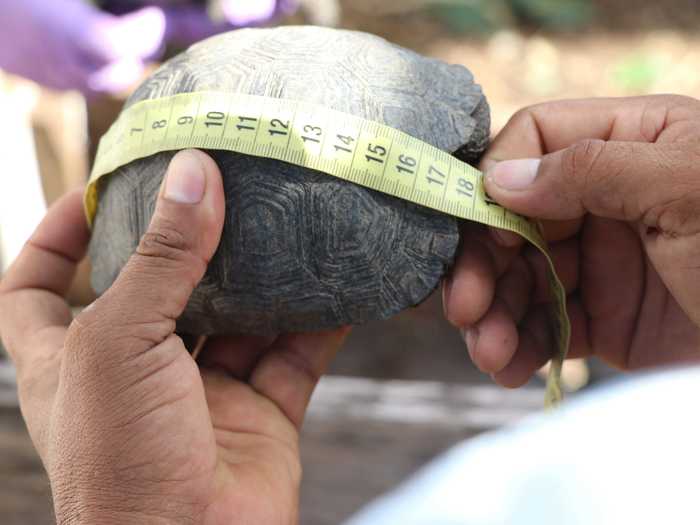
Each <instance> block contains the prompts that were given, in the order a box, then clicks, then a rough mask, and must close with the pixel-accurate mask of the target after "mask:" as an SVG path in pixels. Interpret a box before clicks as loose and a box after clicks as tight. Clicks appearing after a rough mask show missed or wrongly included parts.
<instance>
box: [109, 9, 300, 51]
mask: <svg viewBox="0 0 700 525" xmlns="http://www.w3.org/2000/svg"><path fill="white" fill-rule="evenodd" d="M204 3H205V2H202V1H198V0H102V2H100V5H101V6H102V7H104V8H105V9H107V10H109V11H110V12H113V13H125V12H127V11H129V10H133V9H136V8H139V7H143V6H146V5H155V6H158V7H161V8H162V9H163V11H164V12H165V16H166V28H167V29H166V37H165V38H166V40H167V41H168V42H169V43H173V44H177V45H182V46H188V45H190V44H192V43H193V42H197V41H199V40H202V39H203V38H208V37H210V36H212V35H215V34H217V33H221V32H223V31H229V30H231V29H235V28H240V27H248V26H257V25H262V24H265V23H267V22H270V21H271V20H274V19H275V18H277V17H279V16H284V15H289V14H292V13H294V12H295V11H296V10H297V8H298V7H299V1H298V0H209V1H208V2H206V4H208V6H209V7H208V8H206V7H205V6H204V5H203V4H204Z"/></svg>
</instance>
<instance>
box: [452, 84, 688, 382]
mask: <svg viewBox="0 0 700 525" xmlns="http://www.w3.org/2000/svg"><path fill="white" fill-rule="evenodd" d="M699 148H700V103H699V102H698V101H697V100H694V99H691V98H688V97H680V96H653V97H636V98H628V99H598V100H578V101H562V102H552V103H547V104H541V105H538V106H533V107H530V108H526V109H524V110H522V111H520V112H518V113H517V114H516V115H515V116H514V117H513V118H512V119H511V120H510V122H509V123H508V124H507V125H506V127H505V128H504V129H503V131H502V132H501V133H500V134H499V135H498V137H497V138H496V139H495V142H494V143H493V144H492V146H491V148H490V149H489V150H488V152H487V154H486V155H485V157H484V159H483V162H482V168H483V169H485V170H486V180H485V183H486V189H487V191H488V192H489V194H490V195H491V197H493V198H494V199H495V200H496V201H498V202H499V203H500V204H502V205H503V206H505V207H507V208H509V209H512V210H514V211H516V212H519V213H522V214H523V215H527V216H531V217H535V218H539V219H543V220H544V225H545V233H546V236H547V237H548V239H549V241H550V243H551V251H552V256H553V258H554V261H555V264H556V267H557V272H558V273H559V275H560V277H561V278H562V279H563V282H564V285H565V287H566V289H567V292H568V294H569V300H568V309H569V316H570V318H571V322H572V330H573V332H572V344H571V351H570V354H569V355H570V357H581V356H588V355H597V356H599V357H601V358H602V359H604V360H606V361H607V362H609V363H611V364H613V365H615V366H617V367H620V368H623V369H634V368H640V367H647V366H651V365H658V364H670V363H678V362H685V361H696V360H697V359H698V358H699V357H700V328H699V327H700V270H698V268H699V267H700V264H699V263H698V260H700V211H699V210H700V197H699V195H700V177H698V167H697V159H698V151H699ZM509 159H518V160H509ZM492 233H495V235H488V233H486V231H485V230H483V229H480V228H473V227H471V226H467V227H466V229H465V232H464V236H463V239H462V244H463V246H464V249H463V250H462V252H461V255H460V257H459V260H458V262H457V265H456V268H455V270H454V273H453V275H452V278H451V279H449V280H447V281H446V283H445V287H444V304H445V312H446V316H447V318H448V319H449V320H450V322H452V323H453V324H454V325H455V326H457V327H459V328H460V329H461V330H462V331H463V334H464V337H465V340H466V344H467V346H468V348H469V352H470V355H471V356H472V359H473V360H474V362H475V363H476V364H477V365H478V366H479V368H481V369H482V370H483V371H485V372H488V373H491V374H492V375H493V376H494V378H495V380H496V381H497V382H499V383H501V384H503V385H506V386H510V387H516V386H520V385H522V384H523V383H524V382H526V381H527V380H528V379H529V378H530V377H531V375H532V374H533V373H534V372H535V370H537V369H538V368H539V367H540V366H542V365H543V364H544V363H545V362H546V361H547V360H548V359H549V357H550V356H549V355H548V353H547V352H548V349H550V348H551V342H550V340H549V337H550V336H549V334H548V332H547V328H546V326H547V325H546V318H545V309H544V306H543V304H542V302H543V300H544V299H545V298H546V293H547V286H546V281H545V274H544V260H543V259H542V257H541V256H539V255H538V254H537V253H536V251H535V250H534V249H531V248H529V247H526V246H523V244H522V243H521V241H520V240H519V239H517V238H514V237H513V236H512V235H510V234H508V232H495V231H493V232H492Z"/></svg>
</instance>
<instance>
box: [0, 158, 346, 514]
mask: <svg viewBox="0 0 700 525" xmlns="http://www.w3.org/2000/svg"><path fill="white" fill-rule="evenodd" d="M223 218H224V195H223V186H222V183H221V175H220V173H219V170H218V168H217V167H216V165H215V164H214V162H213V161H212V160H211V159H210V158H209V157H208V156H207V155H205V154H204V153H201V152H196V151H191V150H188V151H184V152H181V153H179V154H178V155H177V156H176V157H175V158H174V159H173V162H172V163H171V165H170V168H169V171H168V175H167V177H166V182H165V184H164V186H163V188H162V189H161V192H160V195H159V198H158V203H157V208H156V212H155V215H154V218H153V221H152V222H151V225H150V227H149V230H148V233H146V235H145V236H144V237H143V239H142V241H141V243H140V245H139V248H138V250H137V251H136V253H135V254H134V255H133V256H132V258H131V259H130V261H129V263H128V265H127V267H126V268H125V269H124V271H123V272H122V274H121V276H120V277H119V279H118V280H117V282H115V283H114V285H113V286H112V287H111V288H110V290H109V291H108V292H106V293H105V294H104V295H103V296H102V297H101V298H100V299H98V300H97V301H96V302H95V303H93V304H92V305H91V306H90V307H88V308H87V309H86V310H85V311H84V312H83V313H81V314H80V315H79V316H77V317H76V318H75V320H72V319H71V313H70V309H69V308H68V305H67V304H66V303H65V301H64V300H63V295H64V294H65V293H66V291H67V290H68V287H69V285H70V282H71V279H72V277H73V274H74V272H75V267H76V264H77V261H79V260H80V259H81V258H82V257H83V255H84V252H85V250H86V245H87V241H88V237H89V234H88V229H87V226H86V223H85V217H84V215H83V209H82V201H81V198H80V194H79V193H72V194H70V195H68V196H66V197H65V198H63V199H62V200H61V201H59V202H58V203H57V204H56V205H55V206H54V207H53V208H52V209H51V210H50V212H49V214H48V215H47V217H46V219H45V220H44V221H43V223H42V224H41V225H40V226H39V228H38V229H37V231H36V233H35V234H34V236H33V237H32V239H31V240H30V241H29V242H28V244H27V245H26V247H25V249H24V251H23V252H22V254H21V255H20V256H19V258H18V259H17V261H16V262H15V264H14V265H13V266H12V267H11V269H10V270H9V271H8V273H7V274H6V275H5V276H4V277H3V279H2V282H1V283H0V334H1V335H2V341H3V344H4V345H5V347H6V348H7V349H8V351H9V352H10V354H11V356H12V358H13V360H14V361H15V363H16V365H17V371H18V384H19V394H20V403H21V407H22V413H23V415H24V418H25V420H26V421H27V426H28V428H29V431H30V434H31V437H32V440H33V442H34V445H35V446H36V448H37V450H38V451H39V454H40V456H41V458H42V461H43V463H44V466H45V467H46V470H47V472H48V475H49V479H50V481H51V488H52V492H53V500H54V505H55V509H56V516H57V521H58V523H61V524H63V523H70V524H78V523H80V524H82V523H85V524H88V523H89V524H92V523H100V524H110V523H130V524H139V523H144V524H155V523H207V524H231V523H269V524H274V523H290V522H291V521H292V517H293V516H296V513H297V499H298V489H299V481H300V477H301V467H300V463H299V449H298V438H299V435H298V431H299V427H300V426H301V422H302V420H303V417H304V412H305V409H306V405H307V403H308V400H309V398H310V396H311V393H312V391H313V389H314V387H315V386H316V382H317V381H318V379H319V377H320V375H321V374H322V373H323V371H324V369H325V367H326V365H327V364H328V362H329V361H330V359H331V358H332V356H333V355H334V353H335V352H336V350H337V349H338V348H339V346H340V345H341V343H342V341H343V339H344V336H345V334H346V330H343V329H341V330H336V331H334V332H325V333H318V334H308V335H304V334H296V335H287V336H281V337H279V338H264V337H251V336H248V337H244V336H241V337H226V338H216V339H212V340H211V341H210V343H209V344H208V345H207V347H206V348H205V349H204V351H203V354H202V357H201V360H200V364H201V366H202V368H201V370H200V369H199V368H198V367H197V364H196V363H195V362H194V360H193V359H192V358H191V357H190V355H189V353H188V352H187V350H186V349H185V346H184V344H183V342H182V341H181V340H180V338H179V337H177V336H176V335H175V334H174V329H175V319H176V318H177V317H178V316H179V315H180V313H181V312H182V310H183V308H184V306H185V304H186V302H187V300H188V298H189V295H190V293H191V292H192V290H193V289H194V287H195V286H196V284H197V283H198V282H199V280H200V279H201V277H202V276H203V275H204V270H205V268H206V264H207V262H208V260H209V259H210V258H211V256H212V254H213V253H214V250H215V248H216V246H217V244H218V242H219V236H220V234H221V229H222V225H223ZM144 290H148V293H144Z"/></svg>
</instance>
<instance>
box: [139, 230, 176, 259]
mask: <svg viewBox="0 0 700 525" xmlns="http://www.w3.org/2000/svg"><path fill="white" fill-rule="evenodd" d="M188 249H189V243H188V241H187V237H186V236H185V235H184V234H183V233H182V232H181V231H180V230H179V229H178V228H177V227H176V226H175V224H173V223H172V222H170V221H161V222H160V224H158V227H157V228H155V229H154V230H152V231H150V230H149V231H147V232H146V233H145V234H144V235H143V237H141V241H140V242H139V246H138V248H137V250H136V252H137V253H138V254H139V255H142V256H144V257H155V258H160V259H168V260H173V261H180V260H182V258H183V256H184V254H186V253H187V252H188Z"/></svg>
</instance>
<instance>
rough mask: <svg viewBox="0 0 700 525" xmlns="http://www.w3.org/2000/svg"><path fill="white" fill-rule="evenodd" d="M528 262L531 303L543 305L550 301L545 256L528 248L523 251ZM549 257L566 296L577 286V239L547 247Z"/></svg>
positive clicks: (550, 289)
mask: <svg viewBox="0 0 700 525" xmlns="http://www.w3.org/2000/svg"><path fill="white" fill-rule="evenodd" d="M523 256H524V257H525V260H526V261H527V262H528V265H529V267H530V269H531V272H532V275H533V276H534V282H535V285H534V286H533V302H534V303H545V302H551V301H552V287H551V285H550V280H549V272H550V265H549V263H548V262H547V259H546V258H545V256H544V255H543V254H542V252H540V251H539V250H538V249H537V248H535V247H534V246H528V247H527V249H525V250H524V251H523ZM549 257H550V259H551V260H552V263H553V264H554V268H555V269H556V272H557V277H558V278H559V281H560V282H561V284H562V285H563V286H564V290H565V291H566V293H567V294H570V293H572V292H573V291H574V290H576V289H577V288H578V286H579V274H580V264H581V259H580V246H579V240H578V239H577V238H574V239H568V240H566V241H562V242H557V243H554V244H552V245H550V247H549Z"/></svg>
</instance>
